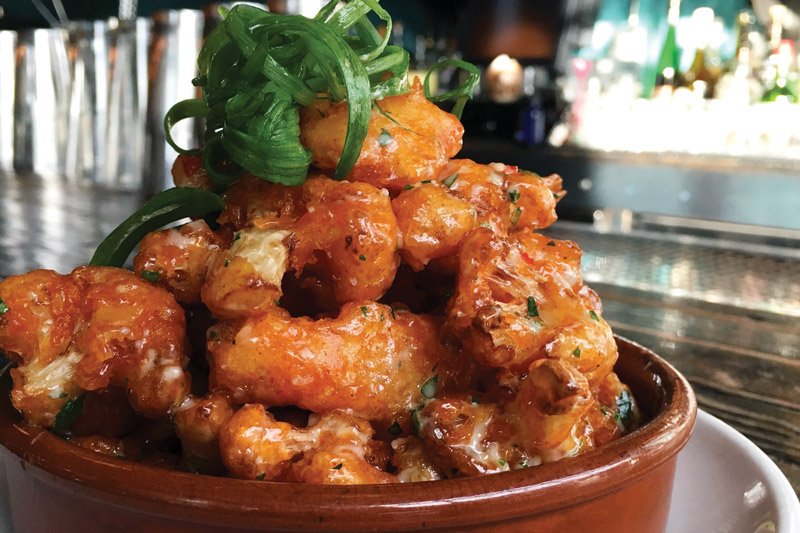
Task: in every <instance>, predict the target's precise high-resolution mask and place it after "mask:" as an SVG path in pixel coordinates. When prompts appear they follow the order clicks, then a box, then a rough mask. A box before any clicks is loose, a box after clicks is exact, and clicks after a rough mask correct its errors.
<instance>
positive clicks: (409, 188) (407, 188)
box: [403, 185, 414, 191]
mask: <svg viewBox="0 0 800 533" xmlns="http://www.w3.org/2000/svg"><path fill="white" fill-rule="evenodd" d="M413 188H414V186H413V185H403V190H404V191H410V190H411V189H413Z"/></svg>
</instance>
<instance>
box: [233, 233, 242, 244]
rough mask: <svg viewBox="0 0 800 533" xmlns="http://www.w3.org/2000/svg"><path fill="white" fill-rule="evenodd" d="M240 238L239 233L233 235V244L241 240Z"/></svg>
mask: <svg viewBox="0 0 800 533" xmlns="http://www.w3.org/2000/svg"><path fill="white" fill-rule="evenodd" d="M241 238H242V234H241V233H237V234H235V235H234V236H233V242H236V241H238V240H239V239H241Z"/></svg>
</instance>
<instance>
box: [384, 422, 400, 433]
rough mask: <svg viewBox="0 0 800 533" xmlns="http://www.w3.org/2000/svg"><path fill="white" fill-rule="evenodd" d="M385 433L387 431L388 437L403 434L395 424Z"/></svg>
mask: <svg viewBox="0 0 800 533" xmlns="http://www.w3.org/2000/svg"><path fill="white" fill-rule="evenodd" d="M387 431H389V435H399V434H401V433H402V432H403V428H401V427H400V424H398V423H397V422H395V423H394V424H392V425H391V426H389V429H388V430H387Z"/></svg>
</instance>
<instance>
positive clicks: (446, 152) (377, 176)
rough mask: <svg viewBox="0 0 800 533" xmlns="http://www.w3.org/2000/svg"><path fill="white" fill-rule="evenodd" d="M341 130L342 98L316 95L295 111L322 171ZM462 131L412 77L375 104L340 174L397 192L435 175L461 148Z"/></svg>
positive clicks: (334, 155)
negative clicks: (350, 162) (401, 90)
mask: <svg viewBox="0 0 800 533" xmlns="http://www.w3.org/2000/svg"><path fill="white" fill-rule="evenodd" d="M346 132H347V104H346V103H344V102H343V103H339V104H334V103H331V102H329V101H326V100H322V99H320V100H317V101H316V102H315V103H314V104H313V106H312V107H308V108H304V109H302V110H301V112H300V140H301V142H302V143H303V145H305V146H306V147H307V148H308V149H310V150H311V157H312V162H313V164H314V165H315V166H316V167H318V168H320V169H322V170H324V171H333V170H334V169H335V168H336V165H337V164H338V162H339V157H340V155H341V153H342V148H343V147H344V138H345V134H346ZM463 135H464V128H463V126H462V125H461V123H460V122H459V121H458V119H457V118H456V117H455V116H453V115H451V114H450V113H447V112H445V111H442V110H441V109H439V108H438V107H436V106H435V105H434V104H432V103H431V102H430V101H428V99H427V98H425V95H424V94H423V91H422V85H421V84H420V83H419V82H417V83H416V84H415V85H414V86H413V87H412V88H411V90H410V91H409V92H408V93H406V94H403V95H399V96H389V97H387V98H384V99H383V100H379V101H378V102H376V103H375V105H374V106H373V109H372V114H371V116H370V122H369V130H368V132H367V137H366V139H365V140H364V145H363V147H362V149H361V154H360V155H359V157H358V161H356V164H355V166H354V167H353V168H352V170H351V171H350V173H349V174H348V175H347V176H346V179H348V180H350V181H363V182H367V183H371V184H372V185H375V186H376V187H380V188H386V189H389V191H390V192H391V193H392V194H396V193H399V192H400V191H401V190H402V188H403V186H405V185H411V184H414V183H417V182H419V181H422V180H424V179H429V178H431V177H433V176H437V175H438V174H439V172H440V171H441V170H442V168H444V166H445V165H446V164H447V160H448V158H450V157H453V156H455V155H456V154H457V153H458V151H459V150H460V149H461V138H462V137H463Z"/></svg>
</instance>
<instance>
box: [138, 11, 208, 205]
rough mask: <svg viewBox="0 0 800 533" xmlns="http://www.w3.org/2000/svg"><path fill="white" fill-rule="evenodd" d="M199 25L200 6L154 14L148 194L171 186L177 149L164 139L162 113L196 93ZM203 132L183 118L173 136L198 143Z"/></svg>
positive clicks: (188, 144)
mask: <svg viewBox="0 0 800 533" xmlns="http://www.w3.org/2000/svg"><path fill="white" fill-rule="evenodd" d="M203 24H204V20H203V12H202V11H195V10H190V9H181V10H169V11H158V12H156V13H155V14H154V15H153V29H152V41H151V47H150V87H149V106H148V109H147V135H148V140H147V147H148V154H147V158H146V160H147V171H146V182H145V190H146V191H147V192H150V193H153V192H157V191H160V190H163V189H165V188H168V187H170V186H172V178H171V173H170V169H171V167H172V163H173V162H174V161H175V157H176V156H177V155H178V154H177V153H176V152H175V150H173V149H172V147H170V146H169V145H168V144H167V142H166V137H165V135H164V114H165V113H166V112H167V111H168V110H169V108H170V107H172V106H173V105H174V104H175V103H177V102H180V101H181V100H185V99H188V98H197V97H199V96H200V94H199V91H198V89H197V88H196V87H195V86H194V85H192V80H193V79H194V78H195V77H196V76H197V54H198V53H199V52H200V47H201V44H202V39H203ZM201 136H202V124H201V123H200V121H198V120H190V119H187V120H183V121H181V122H180V123H178V124H177V125H175V126H174V127H173V128H172V138H173V139H174V140H175V142H176V143H177V144H178V145H179V146H185V147H192V146H198V145H199V144H200V140H201Z"/></svg>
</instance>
